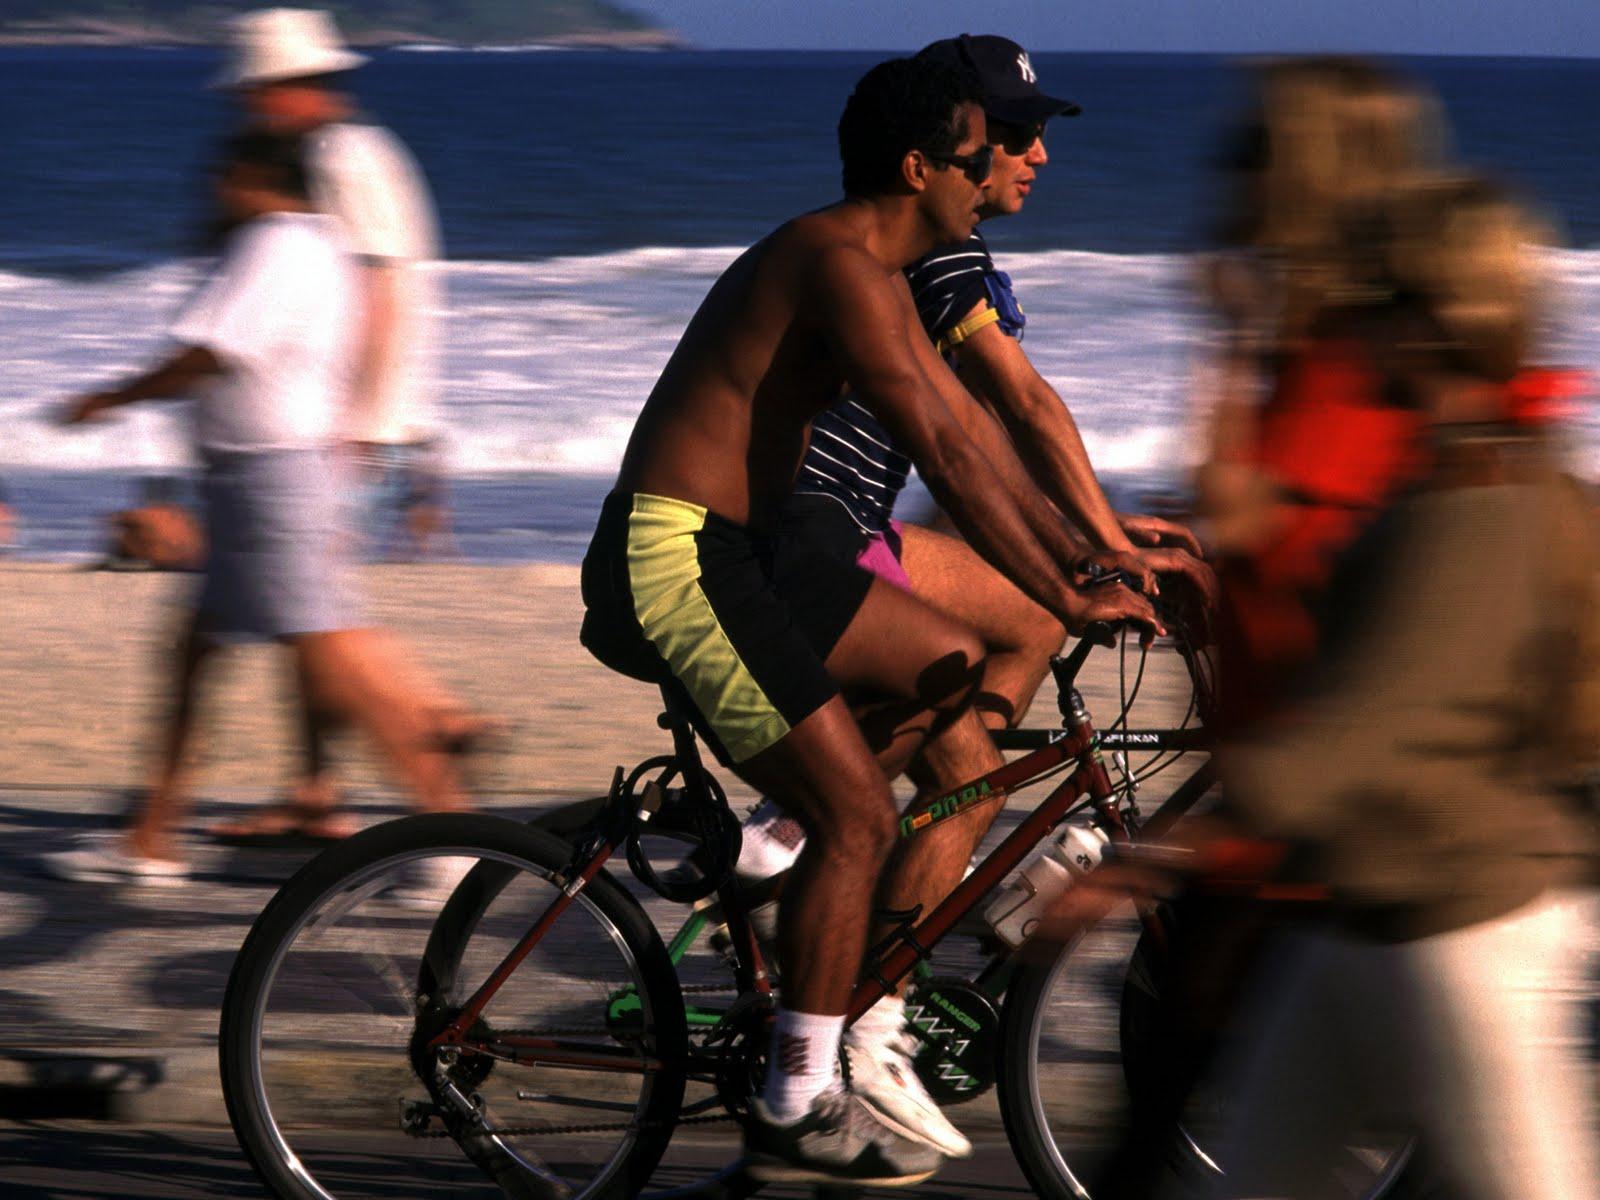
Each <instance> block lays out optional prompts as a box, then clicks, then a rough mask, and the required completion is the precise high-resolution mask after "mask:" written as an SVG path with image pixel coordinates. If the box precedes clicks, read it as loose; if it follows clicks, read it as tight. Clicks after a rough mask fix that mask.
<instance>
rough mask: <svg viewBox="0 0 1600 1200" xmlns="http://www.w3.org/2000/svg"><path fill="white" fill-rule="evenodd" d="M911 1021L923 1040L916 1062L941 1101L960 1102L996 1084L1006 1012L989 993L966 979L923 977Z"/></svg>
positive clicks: (910, 996)
mask: <svg viewBox="0 0 1600 1200" xmlns="http://www.w3.org/2000/svg"><path fill="white" fill-rule="evenodd" d="M906 1022H907V1024H909V1025H910V1026H911V1028H912V1030H913V1032H914V1033H915V1035H916V1037H917V1039H918V1041H920V1042H921V1043H922V1044H921V1047H920V1049H918V1051H917V1053H916V1054H915V1056H913V1058H912V1066H913V1067H914V1068H915V1069H916V1072H917V1078H918V1079H920V1080H921V1081H922V1086H923V1087H925V1088H927V1089H928V1095H930V1096H932V1097H933V1099H934V1101H935V1102H937V1103H939V1104H959V1103H961V1102H962V1101H964V1100H971V1099H972V1098H973V1097H975V1096H981V1095H983V1093H984V1092H986V1091H988V1090H989V1089H990V1088H991V1087H993V1086H994V1080H995V1061H996V1056H997V1055H998V1053H999V1042H1000V1014H999V1012H998V1011H997V1010H996V1009H995V1005H994V1001H993V1000H992V999H990V998H989V996H988V995H987V994H986V993H984V992H983V991H981V990H980V989H978V988H975V987H973V986H972V985H971V984H970V983H968V982H967V981H966V980H964V979H960V978H952V977H948V976H938V975H936V976H934V977H933V978H931V979H922V980H918V981H916V982H915V983H913V984H912V985H911V988H910V990H908V991H907V993H906Z"/></svg>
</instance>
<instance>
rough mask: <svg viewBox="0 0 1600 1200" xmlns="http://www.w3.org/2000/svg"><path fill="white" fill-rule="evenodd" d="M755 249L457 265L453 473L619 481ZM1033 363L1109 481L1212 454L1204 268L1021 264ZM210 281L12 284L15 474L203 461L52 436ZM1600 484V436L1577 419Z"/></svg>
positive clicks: (1591, 331) (451, 338) (1, 420)
mask: <svg viewBox="0 0 1600 1200" xmlns="http://www.w3.org/2000/svg"><path fill="white" fill-rule="evenodd" d="M737 253H738V251H737V250H736V249H734V248H731V247H723V248H681V247H678V248H675V247H652V248H644V249H635V250H627V251H619V252H614V253H608V254H600V255H593V256H574V257H564V258H549V259H542V260H537V261H531V262H452V263H449V264H448V265H447V266H446V268H445V272H446V276H447V281H448V310H447V313H446V317H445V345H446V350H445V354H444V358H443V362H442V369H441V394H442V397H443V402H444V403H443V410H444V413H445V419H446V422H447V425H448V431H449V437H450V441H451V446H452V450H451V456H452V465H453V468H454V470H455V471H456V472H458V473H461V474H468V475H479V476H492V475H497V474H511V473H526V472H543V473H552V474H556V475H582V476H597V475H607V474H610V473H611V472H612V471H614V470H615V468H616V465H617V462H618V460H619V459H620V456H621V453H622V449H623V446H624V444H625V442H626V439H627V436H628V432H629V430H630V429H631V428H632V426H633V421H634V418H635V416H636V415H637V414H638V411H639V407H640V405H641V404H643V402H644V399H645V397H646V396H647V395H648V394H649V391H650V388H651V386H652V385H653V384H654V382H655V380H656V377H657V376H658V375H659V373H660V371H661V368H662V366H663V365H664V364H665V362H666V360H667V357H668V356H669V355H670V354H671V352H672V349H673V347H674V346H675V345H676V343H677V339H678V337H679V335H680V334H681V332H682V330H683V327H684V325H685V324H686V322H687V321H688V319H689V317H690V316H691V315H692V313H693V312H694V309H695V306H696V305H697V304H698V303H699V302H700V300H701V298H702V297H703V296H704V295H705V292H706V290H707V288H709V286H710V285H711V283H712V281H713V280H714V279H715V278H716V277H717V275H718V274H719V273H720V272H721V271H722V270H723V269H724V268H725V267H726V266H727V265H728V263H729V262H731V261H732V260H733V258H734V257H735V255H736V254H737ZM996 257H997V260H998V261H999V262H1000V265H1001V266H1003V267H1004V268H1005V269H1006V270H1007V271H1009V272H1010V274H1011V276H1012V278H1013V280H1014V282H1015V285H1016V291H1017V294H1018V296H1019V297H1020V298H1021V300H1022V304H1023V307H1024V308H1025V310H1026V312H1027V316H1028V325H1027V330H1026V334H1025V341H1024V346H1025V348H1026V349H1027V351H1028V354H1029V357H1030V358H1031V359H1032V361H1033V363H1034V364H1035V365H1036V366H1037V367H1038V369H1039V371H1040V372H1041V374H1043V376H1044V377H1045V378H1046V379H1048V380H1049V381H1050V382H1051V383H1052V384H1053V385H1054V386H1055V387H1056V389H1057V390H1058V391H1059V392H1060V393H1061V395H1062V397H1063V398H1064V399H1065V400H1066V401H1067V403H1068V405H1069V406H1070V407H1071V409H1072V412H1073V414H1074V416H1075V417H1076V419H1077V421H1078V423H1079V426H1080V427H1081V428H1082V430H1083V434H1084V438H1085V441H1086V442H1087V443H1088V445H1089V448H1090V452H1091V455H1092V457H1093V459H1094V461H1095V463H1096V465H1097V466H1098V467H1099V469H1100V470H1101V471H1102V472H1103V473H1105V474H1108V475H1113V476H1114V475H1117V474H1122V473H1130V474H1149V473H1151V472H1153V471H1158V472H1172V471H1176V470H1180V469H1181V468H1182V467H1184V466H1186V465H1187V464H1189V463H1191V462H1192V461H1194V459H1195V458H1196V456H1197V455H1198V453H1199V452H1200V449H1201V447H1202V446H1203V439H1201V438H1200V437H1198V436H1197V434H1198V431H1199V430H1200V429H1201V428H1203V416H1202V413H1201V411H1200V410H1201V409H1202V408H1203V404H1202V403H1201V400H1200V399H1199V395H1200V394H1201V393H1203V388H1201V387H1199V386H1198V383H1197V381H1198V380H1199V379H1201V378H1202V374H1203V373H1202V370H1201V368H1202V367H1203V364H1204V362H1205V360H1206V358H1207V346H1208V336H1209V330H1208V323H1207V321H1206V319H1205V317H1204V314H1203V313H1201V312H1200V311H1198V310H1197V308H1196V307H1195V305H1194V302H1193V287H1192V284H1193V279H1194V274H1195V271H1194V260H1193V259H1192V258H1190V257H1188V256H1183V255H1115V254H1100V253H1089V252H1080V251H1069V250H1057V251H1038V252H1031V253H1017V254H1006V253H1004V252H998V253H997V255H996ZM1550 260H1551V266H1552V268H1553V275H1554V276H1555V278H1556V280H1557V281H1558V286H1557V288H1556V289H1555V295H1556V296H1557V297H1558V298H1559V301H1558V304H1557V305H1556V312H1555V315H1554V320H1553V331H1552V335H1551V337H1550V340H1549V347H1548V350H1547V352H1546V353H1545V354H1544V355H1543V357H1545V358H1547V359H1548V360H1549V361H1553V362H1559V363H1563V364H1567V365H1572V366H1576V367H1580V368H1583V369H1585V370H1588V371H1590V372H1591V373H1600V251H1563V252H1558V253H1554V254H1552V255H1551V256H1550ZM202 269H203V267H202V264H200V263H198V262H193V261H186V262H172V263H167V264H163V265H161V266H157V267H151V268H146V269H141V270H136V271H131V272H127V273H123V274H118V275H110V276H105V277H102V278H98V279H92V280H73V279H60V278H50V277H43V276H30V275H21V274H14V273H6V272H0V304H3V305H4V306H5V309H6V320H5V321H4V322H3V323H0V363H3V364H4V366H3V368H0V429H3V430H4V436H3V437H0V467H9V468H21V469H26V470H31V471H51V472H56V471H63V470H69V471H70V470H100V471H104V470H152V469H160V468H168V467H180V466H182V465H183V464H185V463H186V462H187V461H188V449H187V432H186V424H185V421H184V416H183V406H182V405H177V404H171V405H160V404H151V405H143V406H140V407H139V408H137V409H132V410H129V411H128V412H127V413H126V414H119V415H117V416H116V417H115V418H114V419H112V420H110V421H108V422H106V423H105V424H103V425H99V426H96V427H92V428H88V429H83V430H63V429H59V428H57V427H55V426H54V424H53V421H52V418H53V416H54V414H55V413H56V412H57V411H58V408H59V406H60V404H61V403H62V401H63V400H64V399H65V398H66V397H68V396H70V395H72V394H73V393H75V392H78V391H82V390H85V389H88V388H92V387H96V386H100V385H103V384H105V383H108V382H110V381H112V380H115V379H116V378H117V377H118V376H119V375H121V374H123V373H125V372H127V371H130V370H133V369H137V368H138V367H139V366H141V365H143V364H146V363H148V362H150V361H151V360H152V359H153V358H154V357H155V356H157V355H159V354H160V353H162V351H163V349H164V348H165V346H166V342H165V339H164V333H163V330H164V329H165V327H166V325H167V324H168V322H170V320H171V319H172V317H173V315H174V314H175V312H176V311H177V309H178V308H179V307H180V306H181V304H182V301H183V299H184V297H185V296H186V295H187V294H188V292H189V290H190V289H191V288H192V287H193V286H194V285H195V282H196V281H197V280H198V278H199V277H200V273H201V271H202ZM1579 426H1580V435H1581V444H1582V451H1583V454H1584V458H1585V463H1584V465H1585V466H1586V468H1587V469H1588V470H1590V472H1591V473H1595V472H1597V471H1600V420H1597V419H1596V418H1595V416H1594V414H1593V413H1592V412H1589V411H1586V412H1585V413H1583V414H1582V415H1581V417H1580V419H1579Z"/></svg>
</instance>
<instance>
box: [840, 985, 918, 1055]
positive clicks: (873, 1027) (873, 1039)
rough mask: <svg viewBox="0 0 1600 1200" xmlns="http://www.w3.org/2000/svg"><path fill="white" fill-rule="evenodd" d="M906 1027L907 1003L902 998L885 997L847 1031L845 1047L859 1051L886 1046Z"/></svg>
mask: <svg viewBox="0 0 1600 1200" xmlns="http://www.w3.org/2000/svg"><path fill="white" fill-rule="evenodd" d="M905 1027H906V1002H905V998H904V997H902V996H885V997H883V998H882V999H881V1000H879V1001H878V1002H877V1003H876V1004H874V1005H873V1006H872V1007H871V1008H869V1009H867V1011H866V1012H864V1013H862V1014H861V1017H860V1019H859V1020H857V1021H856V1023H855V1024H854V1025H852V1026H850V1028H849V1029H847V1030H846V1031H845V1035H844V1042H845V1045H847V1046H850V1047H852V1048H853V1049H858V1050H867V1049H871V1048H873V1047H876V1046H886V1045H888V1044H889V1043H890V1042H892V1041H893V1040H894V1039H895V1038H897V1037H899V1036H900V1033H901V1031H902V1030H903V1029H904V1028H905Z"/></svg>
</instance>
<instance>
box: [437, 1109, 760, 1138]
mask: <svg viewBox="0 0 1600 1200" xmlns="http://www.w3.org/2000/svg"><path fill="white" fill-rule="evenodd" d="M733 1119H734V1118H733V1115H732V1114H731V1113H719V1114H718V1115H716V1116H714V1117H680V1118H677V1119H675V1120H672V1121H646V1122H644V1123H643V1124H639V1123H636V1122H633V1121H617V1122H614V1123H612V1124H602V1125H512V1126H509V1127H507V1128H505V1129H469V1130H467V1131H466V1132H465V1133H463V1134H462V1135H461V1136H462V1137H474V1138H486V1137H521V1136H523V1135H524V1134H534V1133H538V1134H545V1133H629V1132H635V1133H643V1132H645V1131H647V1130H651V1129H664V1128H669V1127H670V1128H676V1127H677V1126H679V1125H711V1124H714V1123H716V1122H718V1121H731V1120H733ZM407 1136H409V1137H414V1138H447V1137H454V1136H455V1134H453V1133H451V1132H450V1131H449V1130H448V1129H425V1130H422V1131H420V1132H417V1133H408V1135H407Z"/></svg>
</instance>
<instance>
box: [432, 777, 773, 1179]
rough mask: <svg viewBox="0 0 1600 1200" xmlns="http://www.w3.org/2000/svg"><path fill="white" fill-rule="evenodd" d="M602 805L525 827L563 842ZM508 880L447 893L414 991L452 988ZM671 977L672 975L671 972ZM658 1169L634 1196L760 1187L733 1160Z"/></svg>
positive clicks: (496, 877)
mask: <svg viewBox="0 0 1600 1200" xmlns="http://www.w3.org/2000/svg"><path fill="white" fill-rule="evenodd" d="M606 803H607V797H605V796H596V797H591V798H588V799H584V800H577V801H571V802H569V803H567V804H564V805H561V806H558V807H556V808H552V809H549V810H547V811H545V812H542V813H540V814H539V815H537V816H535V817H533V818H532V819H530V820H529V821H528V824H529V825H530V826H531V827H533V828H535V829H538V830H540V831H543V832H545V833H548V834H551V835H553V836H559V837H562V838H567V837H570V836H572V835H574V834H578V833H581V832H583V831H584V830H586V829H587V828H589V827H590V826H591V825H592V824H593V822H594V821H595V819H596V818H597V817H598V816H599V815H600V812H601V810H602V809H603V807H604V805H605V804H606ZM469 881H470V885H469ZM508 882H509V873H508V872H507V871H506V870H505V869H504V868H497V867H496V865H495V864H488V863H485V864H481V865H480V866H479V867H478V868H476V869H475V871H474V872H473V873H472V875H470V876H469V877H468V879H464V880H463V881H462V886H460V887H458V888H457V889H456V891H455V892H454V893H452V895H451V897H450V899H449V900H448V901H447V902H446V904H445V905H444V907H443V909H442V910H441V911H440V914H439V917H438V919H437V920H436V921H435V923H434V927H433V931H432V932H431V934H430V935H429V941H428V946H427V948H426V951H425V954H424V963H423V974H421V975H420V976H419V980H418V986H419V988H421V989H422V990H423V991H429V990H433V989H441V990H447V989H449V988H450V987H452V986H453V984H454V982H455V980H456V976H457V974H458V972H459V969H460V962H461V958H462V955H463V953H464V952H465V949H466V945H467V943H468V941H469V940H470V939H471V937H472V933H473V930H474V929H475V928H476V926H477V922H478V920H479V919H480V917H481V916H482V915H483V912H484V910H485V909H486V908H487V907H488V905H489V904H490V903H492V902H493V899H494V896H495V895H496V894H497V893H498V892H499V891H500V889H502V888H503V887H505V886H506V885H507V883H508ZM657 932H658V934H659V931H657ZM674 977H675V978H676V977H677V972H676V970H675V969H674ZM660 1165H661V1171H662V1173H664V1174H666V1175H667V1176H668V1177H669V1179H670V1182H664V1181H657V1182H656V1183H655V1184H654V1185H646V1186H645V1187H644V1188H643V1190H641V1191H640V1192H639V1193H638V1194H639V1198H640V1200H688V1198H693V1200H746V1198H747V1197H750V1196H753V1195H755V1194H756V1193H757V1192H759V1191H761V1190H762V1188H763V1187H764V1186H765V1185H764V1184H763V1183H762V1182H761V1181H760V1180H756V1179H752V1178H751V1177H749V1176H748V1175H746V1174H745V1173H744V1171H743V1169H742V1167H741V1165H740V1164H739V1163H738V1162H733V1163H729V1164H727V1165H725V1166H723V1167H720V1168H715V1169H711V1170H709V1171H708V1172H707V1173H706V1174H705V1175H703V1176H700V1175H697V1174H696V1173H694V1172H691V1171H690V1170H689V1169H688V1168H687V1167H685V1166H684V1165H681V1164H676V1163H661V1164H660Z"/></svg>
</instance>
